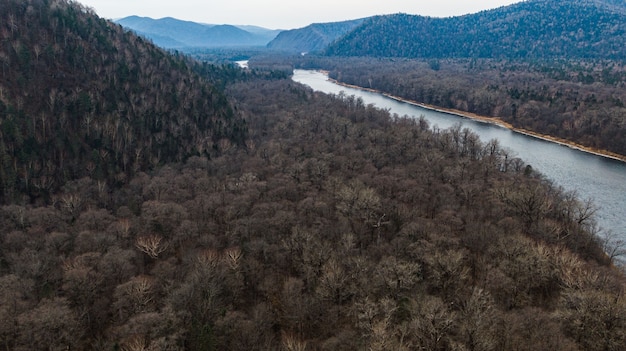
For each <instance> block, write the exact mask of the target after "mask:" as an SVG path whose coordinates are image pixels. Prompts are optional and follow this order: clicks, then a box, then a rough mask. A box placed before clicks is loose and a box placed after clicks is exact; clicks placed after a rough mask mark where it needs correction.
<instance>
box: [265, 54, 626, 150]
mask: <svg viewBox="0 0 626 351" xmlns="http://www.w3.org/2000/svg"><path fill="white" fill-rule="evenodd" d="M255 60H256V64H258V65H259V66H261V67H265V66H269V65H270V64H271V63H272V62H282V63H281V64H282V65H287V64H288V63H291V64H292V65H293V66H295V67H300V68H308V69H324V70H327V71H329V76H330V77H331V78H333V79H336V80H338V81H339V82H341V83H345V84H351V85H356V86H359V87H363V88H368V89H374V90H378V91H381V92H384V93H387V94H390V95H393V96H397V97H400V98H403V99H406V100H411V101H415V102H419V103H423V104H427V105H431V106H434V107H438V108H448V109H453V110H457V111H461V112H469V113H473V114H477V115H480V116H486V117H494V118H498V119H500V120H501V121H503V122H506V123H508V124H510V125H512V126H513V127H514V128H519V129H523V130H527V131H531V132H534V133H538V134H541V135H549V136H552V137H557V138H560V139H563V140H566V141H569V142H573V143H576V144H579V145H583V146H585V147H588V148H591V149H595V150H599V151H605V152H607V153H613V154H615V156H617V157H621V158H624V157H626V138H624V135H626V123H625V122H626V106H625V103H626V89H625V88H626V66H625V65H624V62H622V61H584V60H582V61H581V60H547V61H544V60H492V59H428V60H421V59H397V58H364V57H361V58H355V57H352V58H343V59H341V58H327V57H322V56H307V57H304V58H302V57H290V58H282V59H281V58H279V57H275V56H269V55H268V56H266V57H258V58H255Z"/></svg>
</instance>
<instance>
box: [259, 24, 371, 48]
mask: <svg viewBox="0 0 626 351" xmlns="http://www.w3.org/2000/svg"><path fill="white" fill-rule="evenodd" d="M363 21H365V19H357V20H352V21H344V22H332V23H314V24H311V25H308V26H306V27H304V28H300V29H293V30H286V31H283V32H281V33H279V34H278V36H276V38H275V39H274V40H272V41H271V42H270V43H269V44H267V47H268V48H270V49H275V50H283V51H293V52H314V51H319V50H322V49H324V48H326V47H327V46H328V45H329V44H330V43H332V42H333V41H335V40H337V39H338V38H340V37H342V36H343V35H345V34H346V33H348V32H350V31H351V30H353V29H354V28H356V27H357V26H359V25H360V24H361V23H363Z"/></svg>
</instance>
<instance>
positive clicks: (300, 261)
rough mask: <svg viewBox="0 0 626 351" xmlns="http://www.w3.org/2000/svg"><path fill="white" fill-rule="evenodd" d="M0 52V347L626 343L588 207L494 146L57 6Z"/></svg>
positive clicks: (38, 14)
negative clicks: (167, 46)
mask: <svg viewBox="0 0 626 351" xmlns="http://www.w3.org/2000/svg"><path fill="white" fill-rule="evenodd" d="M0 35H1V37H0V43H1V46H0V58H2V65H3V68H2V69H3V71H2V80H0V84H1V89H0V93H1V94H0V101H2V102H1V104H0V107H1V108H0V147H1V148H0V151H1V152H2V154H1V156H2V159H1V162H2V173H0V180H1V181H2V187H3V188H2V191H3V192H2V205H1V206H0V349H3V350H67V349H75V350H416V349H424V350H538V349H550V350H621V349H622V348H623V345H624V344H626V301H625V300H624V296H623V292H624V275H623V272H621V271H620V269H619V268H618V267H616V266H615V265H613V263H614V259H615V254H617V253H618V251H617V250H614V251H611V250H607V247H606V246H605V245H603V243H602V242H601V240H600V239H599V238H598V237H597V236H596V235H595V234H596V232H595V223H594V211H595V208H596V205H595V204H593V203H591V202H587V201H581V200H579V199H578V198H577V197H576V194H575V193H571V192H565V191H564V190H562V189H561V188H560V187H559V186H558V184H553V183H551V182H550V181H549V180H547V179H545V178H544V177H542V175H541V173H540V170H534V169H532V167H530V166H527V165H525V164H524V161H523V160H520V159H518V158H515V157H512V155H509V151H508V150H506V149H503V148H501V147H500V146H499V144H498V142H497V141H496V140H479V138H478V137H477V136H476V135H475V134H473V133H472V132H471V131H469V130H467V129H463V128H462V127H460V126H457V127H454V128H451V129H448V130H439V129H436V128H434V129H433V128H431V127H430V126H429V125H428V123H427V122H426V121H425V120H420V119H418V120H413V119H407V118H402V117H399V116H391V115H389V114H388V112H386V111H382V110H378V109H375V108H374V107H372V106H366V105H364V104H363V102H362V101H360V100H359V99H355V98H354V97H351V96H345V95H338V96H327V95H324V94H320V93H316V92H313V91H312V90H310V89H308V88H306V87H303V86H301V85H299V84H297V83H294V82H292V81H291V80H289V79H288V77H285V76H284V74H282V73H280V72H269V71H264V70H246V71H244V70H240V69H238V68H236V67H234V66H230V65H224V66H218V65H212V64H208V63H198V62H196V61H193V60H191V59H190V58H187V57H184V56H182V55H178V54H175V53H168V52H165V51H162V50H160V49H158V48H156V47H154V46H153V45H152V44H151V43H149V42H146V41H144V40H142V39H139V38H137V37H135V36H133V35H132V34H130V33H127V32H125V31H124V30H122V29H121V27H119V26H117V25H114V24H112V23H110V22H106V21H104V20H102V19H99V18H97V17H96V16H95V15H94V14H93V13H92V11H90V10H89V9H86V8H83V7H81V6H80V5H78V4H76V3H74V2H68V1H65V0H0ZM510 156H511V157H510ZM45 184H47V186H46V187H44V185H45Z"/></svg>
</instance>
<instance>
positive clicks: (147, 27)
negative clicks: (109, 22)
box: [116, 16, 280, 49]
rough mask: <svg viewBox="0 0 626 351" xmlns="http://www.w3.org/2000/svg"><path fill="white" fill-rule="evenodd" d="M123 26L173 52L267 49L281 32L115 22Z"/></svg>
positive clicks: (147, 21)
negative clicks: (194, 49) (200, 48)
mask: <svg viewBox="0 0 626 351" xmlns="http://www.w3.org/2000/svg"><path fill="white" fill-rule="evenodd" d="M116 22H117V23H119V24H121V25H122V26H124V27H126V28H128V29H131V30H133V31H135V32H136V33H137V34H140V35H142V36H144V37H146V38H149V39H150V40H152V41H153V42H154V43H155V44H156V45H159V46H161V47H164V48H170V49H180V48H185V47H225V46H265V45H266V44H267V43H268V42H269V41H270V40H272V39H273V38H274V37H275V36H276V35H277V34H278V33H279V32H280V31H279V30H271V29H266V28H261V27H256V26H234V25H226V24H225V25H213V24H202V23H197V22H191V21H183V20H179V19H176V18H171V17H166V18H161V19H152V18H149V17H139V16H130V17H125V18H122V19H119V20H117V21H116Z"/></svg>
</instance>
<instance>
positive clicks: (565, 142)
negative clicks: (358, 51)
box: [320, 71, 626, 162]
mask: <svg viewBox="0 0 626 351" xmlns="http://www.w3.org/2000/svg"><path fill="white" fill-rule="evenodd" d="M320 72H322V73H324V74H325V75H326V76H328V72H326V71H320ZM328 80H330V81H332V82H333V83H335V84H338V85H341V86H345V87H347V88H354V89H360V90H364V91H369V92H372V93H378V94H382V95H384V96H386V97H388V98H390V99H394V100H397V101H401V102H404V103H407V104H412V105H415V106H419V107H421V108H425V109H428V110H432V111H437V112H442V113H448V114H452V115H455V116H459V117H462V118H469V119H472V120H477V121H481V122H485V123H491V124H495V125H498V126H500V127H503V128H507V129H509V130H512V131H514V132H516V133H520V134H524V135H528V136H531V137H534V138H538V139H542V140H547V141H551V142H553V143H557V144H561V145H565V146H568V147H571V148H573V149H576V150H580V151H584V152H588V153H591V154H594V155H598V156H603V157H607V158H611V159H614V160H618V161H622V162H626V156H624V155H620V154H616V153H614V152H610V151H606V150H598V149H594V148H591V147H587V146H584V145H580V144H577V143H575V142H573V141H570V140H566V139H561V138H557V137H554V136H551V135H545V134H540V133H537V132H533V131H531V130H527V129H523V128H516V127H514V126H513V125H512V124H510V123H507V122H505V121H503V120H502V119H500V118H498V117H487V116H480V115H477V114H475V113H471V112H466V111H461V110H455V109H449V108H442V107H438V106H433V105H428V104H424V103H420V102H417V101H412V100H407V99H403V98H401V97H398V96H393V95H390V94H387V93H384V92H381V91H378V90H375V89H371V88H364V87H360V86H357V85H352V84H346V83H342V82H339V81H337V80H336V79H332V78H328Z"/></svg>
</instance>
